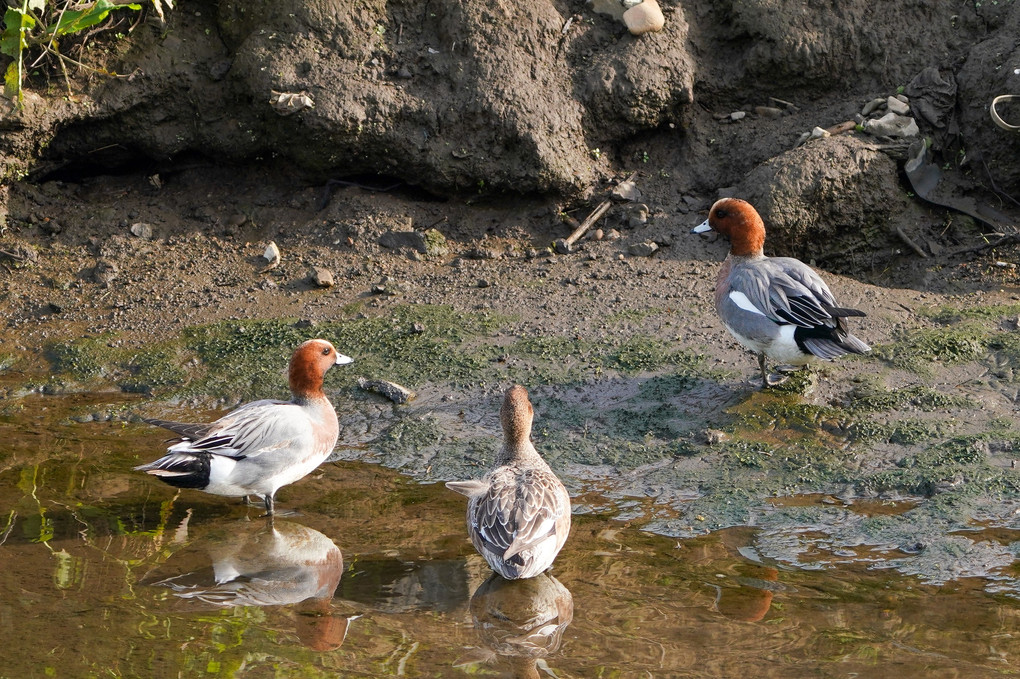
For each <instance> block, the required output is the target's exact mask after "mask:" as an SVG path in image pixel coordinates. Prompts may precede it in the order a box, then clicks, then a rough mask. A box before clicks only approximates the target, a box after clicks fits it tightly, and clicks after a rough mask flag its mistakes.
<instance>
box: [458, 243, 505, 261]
mask: <svg viewBox="0 0 1020 679" xmlns="http://www.w3.org/2000/svg"><path fill="white" fill-rule="evenodd" d="M464 256H465V257H467V258H469V259H499V258H500V257H501V256H502V253H501V252H500V251H499V250H497V249H496V248H490V247H485V246H479V247H475V248H471V249H470V250H468V251H467V252H465V253H464Z"/></svg>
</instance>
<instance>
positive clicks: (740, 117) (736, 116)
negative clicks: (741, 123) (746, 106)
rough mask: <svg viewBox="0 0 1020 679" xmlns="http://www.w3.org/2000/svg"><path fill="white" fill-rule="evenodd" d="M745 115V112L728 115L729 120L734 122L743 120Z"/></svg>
mask: <svg viewBox="0 0 1020 679" xmlns="http://www.w3.org/2000/svg"><path fill="white" fill-rule="evenodd" d="M746 115H747V112H745V111H734V112H733V113H731V114H730V120H732V121H734V122H735V121H737V120H743V119H744V117H745V116H746Z"/></svg>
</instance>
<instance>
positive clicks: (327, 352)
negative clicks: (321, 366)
mask: <svg viewBox="0 0 1020 679" xmlns="http://www.w3.org/2000/svg"><path fill="white" fill-rule="evenodd" d="M329 352H330V348H329V347H326V348H325V349H323V350H322V355H323V356H329Z"/></svg>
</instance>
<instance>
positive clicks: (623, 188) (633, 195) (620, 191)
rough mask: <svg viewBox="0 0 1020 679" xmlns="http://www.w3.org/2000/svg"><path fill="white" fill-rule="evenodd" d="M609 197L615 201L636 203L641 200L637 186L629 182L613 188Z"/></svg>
mask: <svg viewBox="0 0 1020 679" xmlns="http://www.w3.org/2000/svg"><path fill="white" fill-rule="evenodd" d="M610 195H612V197H613V198H614V199H616V200H625V201H636V200H640V199H641V191H639V190H638V187H637V184H635V183H634V182H632V181H629V180H628V181H623V182H620V183H619V184H617V185H616V186H615V187H613V191H612V193H611V194H610Z"/></svg>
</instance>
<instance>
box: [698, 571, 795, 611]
mask: <svg viewBox="0 0 1020 679" xmlns="http://www.w3.org/2000/svg"><path fill="white" fill-rule="evenodd" d="M738 572H739V573H740V575H739V576H738V577H736V578H735V579H734V584H735V585H736V586H728V587H720V586H719V585H715V584H713V585H712V587H714V588H715V589H716V599H715V608H716V610H717V611H719V613H721V614H722V615H724V616H726V617H727V618H730V619H731V620H740V621H743V622H758V621H759V620H761V619H762V618H764V617H765V614H766V613H768V612H769V609H770V608H771V607H772V595H773V593H774V592H776V591H782V589H784V588H783V586H782V585H780V584H779V582H778V581H779V571H778V570H776V569H775V568H772V567H770V566H762V565H758V564H740V565H739V566H738Z"/></svg>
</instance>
